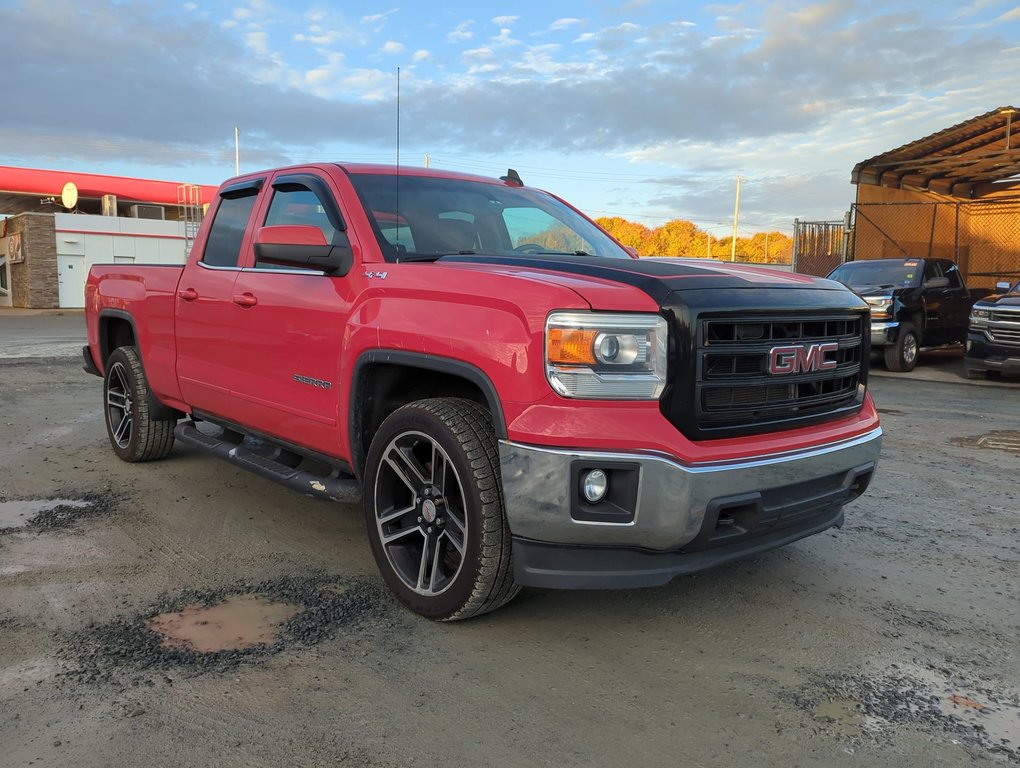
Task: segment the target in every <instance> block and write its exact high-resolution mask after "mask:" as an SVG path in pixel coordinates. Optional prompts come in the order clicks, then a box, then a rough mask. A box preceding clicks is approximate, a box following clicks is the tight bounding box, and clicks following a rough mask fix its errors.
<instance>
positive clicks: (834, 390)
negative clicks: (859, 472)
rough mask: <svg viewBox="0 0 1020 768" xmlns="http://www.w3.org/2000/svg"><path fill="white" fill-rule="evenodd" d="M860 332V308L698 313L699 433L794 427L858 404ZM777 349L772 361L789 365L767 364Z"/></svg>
mask: <svg viewBox="0 0 1020 768" xmlns="http://www.w3.org/2000/svg"><path fill="white" fill-rule="evenodd" d="M866 335H867V323H866V320H865V318H864V317H863V316H862V314H860V313H853V314H849V313H841V314H839V315H819V316H803V315H789V316H778V317H773V316H754V317H740V318H730V317H726V318H711V317H708V318H702V319H701V320H700V321H699V325H698V329H697V334H696V348H695V356H694V357H695V359H694V362H695V366H696V377H695V382H694V392H693V395H694V402H695V409H694V416H695V418H696V421H697V427H698V430H699V432H700V433H701V435H702V436H713V435H717V436H719V437H724V436H732V435H733V434H736V433H749V432H754V431H761V430H762V428H766V429H777V428H783V427H784V426H789V427H793V426H798V425H799V424H801V423H804V422H805V421H806V420H808V419H818V418H825V417H827V416H832V417H835V416H837V415H843V414H845V413H846V412H847V410H848V409H855V408H857V407H858V406H859V405H860V398H861V396H862V394H861V392H862V389H863V387H862V384H863V383H864V381H865V376H866V370H867V366H866V362H867V359H866V355H867V352H868V344H867V342H866ZM820 345H825V346H820ZM833 345H834V346H833ZM823 350H824V355H823V354H822V351H823ZM777 353H778V355H779V358H778V359H779V365H778V367H779V368H786V370H790V369H791V368H792V370H790V372H787V373H781V372H779V371H770V359H771V360H773V365H774V366H775V361H776V355H777ZM822 363H824V365H822Z"/></svg>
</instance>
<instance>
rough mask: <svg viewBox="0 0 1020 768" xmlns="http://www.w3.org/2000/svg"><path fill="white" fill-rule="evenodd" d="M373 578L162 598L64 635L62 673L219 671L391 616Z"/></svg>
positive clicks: (321, 577) (278, 583)
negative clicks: (136, 611) (133, 612)
mask: <svg viewBox="0 0 1020 768" xmlns="http://www.w3.org/2000/svg"><path fill="white" fill-rule="evenodd" d="M393 605H394V604H393V600H392V598H391V597H390V595H389V593H388V592H387V591H386V590H385V589H383V588H382V586H381V585H380V584H379V583H378V582H377V581H374V580H364V581H361V580H358V581H352V580H349V579H344V578H341V577H339V576H331V575H327V574H313V575H309V576H293V577H283V578H279V579H275V580H271V581H263V582H258V583H253V582H239V583H236V584H233V585H230V586H228V587H224V588H222V589H210V590H201V591H199V590H188V591H185V592H182V593H180V594H178V595H165V596H163V597H161V598H160V599H159V600H157V601H156V602H155V603H154V604H153V605H150V606H149V607H147V608H145V609H144V610H142V611H139V612H138V613H136V614H134V615H133V616H130V617H126V618H120V619H116V620H114V621H110V622H107V623H105V624H99V625H93V626H90V627H88V628H87V629H84V630H81V631H79V632H74V633H69V634H65V635H64V636H63V641H62V642H61V644H60V645H61V648H60V650H59V651H58V656H59V657H60V658H61V659H62V660H63V661H65V662H66V663H67V665H68V667H67V670H66V671H65V672H64V673H63V675H62V677H63V678H65V679H70V680H73V681H77V682H84V683H95V682H112V683H117V682H118V681H121V680H122V679H123V678H124V677H125V676H128V677H130V676H132V675H136V674H137V673H139V672H148V671H157V670H174V669H176V670H180V671H183V672H184V673H186V674H197V673H206V672H225V671H229V670H231V669H234V668H235V667H237V666H238V665H240V664H243V663H257V662H259V661H263V660H265V659H266V658H268V657H270V656H272V655H274V654H277V653H279V652H281V651H283V650H285V649H290V648H303V647H310V646H312V645H315V644H317V643H319V642H322V641H323V640H325V639H327V638H330V637H333V636H335V635H337V634H340V633H342V632H351V631H358V630H359V629H360V628H361V627H362V626H363V625H364V624H365V623H366V622H369V621H373V620H376V619H378V618H380V617H381V616H383V615H385V614H392V612H393Z"/></svg>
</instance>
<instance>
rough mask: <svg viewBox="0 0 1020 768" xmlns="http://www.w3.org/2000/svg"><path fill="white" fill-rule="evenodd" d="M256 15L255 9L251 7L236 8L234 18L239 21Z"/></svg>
mask: <svg viewBox="0 0 1020 768" xmlns="http://www.w3.org/2000/svg"><path fill="white" fill-rule="evenodd" d="M253 15H254V11H252V9H251V8H235V9H234V18H235V19H237V20H238V21H244V20H245V19H250V18H251V17H252V16H253Z"/></svg>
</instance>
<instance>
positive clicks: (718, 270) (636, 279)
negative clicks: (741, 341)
mask: <svg viewBox="0 0 1020 768" xmlns="http://www.w3.org/2000/svg"><path fill="white" fill-rule="evenodd" d="M437 263H439V264H443V265H446V266H453V265H455V264H463V265H465V266H470V267H471V268H475V269H487V270H488V269H491V270H494V271H499V272H504V273H505V272H518V271H521V272H531V273H536V274H541V275H542V276H543V278H544V279H546V280H548V281H550V282H557V283H562V284H563V285H564V286H565V287H569V288H570V289H572V290H573V291H575V292H577V293H578V294H579V295H580V296H581V297H582V298H584V299H585V300H586V301H588V302H589V303H590V304H591V305H592V307H594V308H596V309H601V308H604V309H612V308H616V307H610V306H606V302H607V301H610V303H615V302H611V295H612V294H613V291H612V290H611V288H612V286H613V284H616V285H617V286H627V287H629V288H631V289H636V290H638V291H640V292H642V293H644V294H646V295H647V296H648V297H649V298H651V299H652V301H654V302H655V304H656V305H657V306H659V305H662V304H663V302H664V301H665V299H666V297H667V296H669V295H670V294H671V293H673V292H674V291H688V290H710V291H726V290H730V291H732V290H739V289H747V288H769V289H780V290H789V289H801V290H803V289H811V290H816V291H817V290H826V291H840V292H846V290H847V289H846V288H845V286H843V285H842V284H840V283H837V282H835V281H832V280H825V279H823V278H818V277H811V276H809V275H799V274H794V273H790V272H781V271H779V270H773V269H766V268H764V267H750V266H744V265H736V264H726V263H724V262H719V261H710V260H708V259H704V260H702V259H663V258H643V259H604V258H596V257H589V256H545V255H542V254H536V255H534V256H523V255H522V256H486V255H482V254H479V255H475V254H463V255H456V256H444V257H442V258H440V259H439V260H438V262H437ZM607 289H608V290H607ZM628 293H630V292H629V291H628Z"/></svg>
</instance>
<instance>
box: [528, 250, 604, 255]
mask: <svg viewBox="0 0 1020 768" xmlns="http://www.w3.org/2000/svg"><path fill="white" fill-rule="evenodd" d="M532 253H534V254H535V255H536V256H594V255H595V254H594V253H588V252H587V251H532Z"/></svg>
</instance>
